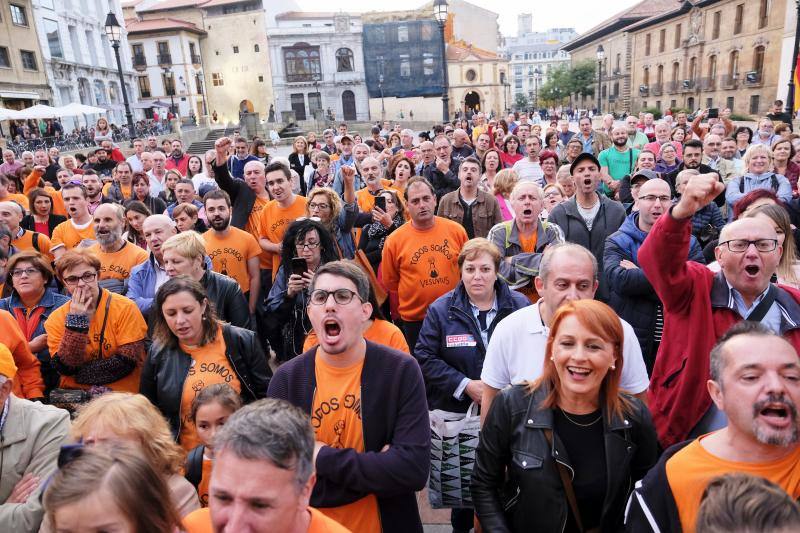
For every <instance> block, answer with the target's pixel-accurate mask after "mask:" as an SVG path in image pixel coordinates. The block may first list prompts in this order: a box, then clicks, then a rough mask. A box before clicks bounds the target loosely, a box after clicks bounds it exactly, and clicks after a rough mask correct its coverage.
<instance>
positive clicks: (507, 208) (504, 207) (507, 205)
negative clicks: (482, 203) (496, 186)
mask: <svg viewBox="0 0 800 533" xmlns="http://www.w3.org/2000/svg"><path fill="white" fill-rule="evenodd" d="M494 197H495V198H497V203H498V204H500V212H501V213H502V214H503V221H508V220H511V219H513V218H514V211H513V210H512V209H511V202H509V201H508V200H506V199H505V198H503V195H502V194H499V193H498V194H495V195H494Z"/></svg>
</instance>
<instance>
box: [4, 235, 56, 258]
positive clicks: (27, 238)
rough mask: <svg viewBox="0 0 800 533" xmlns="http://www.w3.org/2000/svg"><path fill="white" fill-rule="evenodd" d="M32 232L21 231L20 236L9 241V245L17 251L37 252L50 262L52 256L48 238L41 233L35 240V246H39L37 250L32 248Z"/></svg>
mask: <svg viewBox="0 0 800 533" xmlns="http://www.w3.org/2000/svg"><path fill="white" fill-rule="evenodd" d="M33 234H34V232H33V231H30V230H23V233H22V236H21V237H17V238H16V239H14V240H13V241H11V245H12V246H13V247H14V248H16V249H18V250H33V251H38V252H40V253H41V254H42V255H44V256H46V257H48V258H50V259H51V260H52V258H53V257H52V256H51V255H50V246H51V244H50V238H49V237H48V236H47V235H42V234H41V233H40V234H39V236H38V237H37V238H36V244H37V245H38V246H39V248H38V250H37V249H36V248H35V247H34V246H33Z"/></svg>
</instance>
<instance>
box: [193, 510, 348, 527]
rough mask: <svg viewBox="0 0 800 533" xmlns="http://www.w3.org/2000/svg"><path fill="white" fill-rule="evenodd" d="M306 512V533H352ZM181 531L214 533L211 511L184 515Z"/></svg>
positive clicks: (322, 516) (316, 513)
mask: <svg viewBox="0 0 800 533" xmlns="http://www.w3.org/2000/svg"><path fill="white" fill-rule="evenodd" d="M308 511H309V512H310V513H311V522H310V523H309V524H308V529H307V530H306V533H352V532H351V531H350V530H349V529H347V528H346V527H344V526H343V525H341V524H339V523H337V522H335V521H333V520H331V519H330V518H328V517H327V516H325V515H324V514H322V513H321V512H319V511H318V510H317V509H314V508H313V507H309V508H308ZM183 529H184V530H185V531H186V533H214V527H213V525H212V524H211V510H210V509H209V508H207V507H206V508H204V509H198V510H196V511H192V512H191V513H189V514H188V515H186V516H185V517H184V519H183ZM276 533H278V532H276Z"/></svg>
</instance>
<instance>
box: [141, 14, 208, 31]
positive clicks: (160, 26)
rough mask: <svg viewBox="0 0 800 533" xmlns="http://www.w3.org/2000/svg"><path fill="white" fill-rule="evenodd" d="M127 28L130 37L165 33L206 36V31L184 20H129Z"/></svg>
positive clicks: (165, 18)
mask: <svg viewBox="0 0 800 533" xmlns="http://www.w3.org/2000/svg"><path fill="white" fill-rule="evenodd" d="M125 28H126V29H127V30H128V35H131V34H136V33H154V32H164V31H171V30H174V31H181V30H183V31H190V32H194V33H198V34H205V33H206V32H205V30H202V29H200V28H198V27H197V26H196V25H194V24H192V23H191V22H186V21H183V20H176V19H173V18H169V17H164V18H158V19H150V20H139V19H127V20H125Z"/></svg>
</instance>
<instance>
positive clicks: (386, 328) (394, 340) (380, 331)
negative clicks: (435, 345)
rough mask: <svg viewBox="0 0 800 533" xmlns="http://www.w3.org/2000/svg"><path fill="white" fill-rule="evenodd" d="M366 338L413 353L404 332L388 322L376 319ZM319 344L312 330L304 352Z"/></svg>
mask: <svg viewBox="0 0 800 533" xmlns="http://www.w3.org/2000/svg"><path fill="white" fill-rule="evenodd" d="M364 338H365V339H367V340H368V341H372V342H374V343H377V344H383V345H384V346H388V347H389V348H394V349H395V350H400V351H401V352H405V353H407V354H410V353H411V351H410V350H409V349H408V343H407V342H406V338H405V337H404V336H403V332H402V331H400V328H398V327H397V326H395V325H394V324H392V323H391V322H389V321H388V320H380V319H378V318H376V319H374V320H373V321H372V324H370V325H369V327H368V328H367V329H365V330H364ZM317 344H319V339H317V334H316V333H314V330H313V329H312V330H311V332H309V334H308V336H307V337H306V340H305V342H304V343H303V351H304V352H307V351H308V350H310V349H311V348H313V347H314V346H316V345H317Z"/></svg>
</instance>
